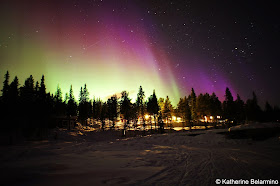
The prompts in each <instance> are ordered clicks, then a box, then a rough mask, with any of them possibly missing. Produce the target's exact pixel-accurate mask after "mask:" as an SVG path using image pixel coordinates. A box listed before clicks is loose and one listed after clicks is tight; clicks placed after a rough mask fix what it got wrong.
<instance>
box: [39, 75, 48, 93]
mask: <svg viewBox="0 0 280 186" xmlns="http://www.w3.org/2000/svg"><path fill="white" fill-rule="evenodd" d="M39 92H40V97H42V98H45V97H46V85H45V76H44V75H42V78H41V83H40V88H39Z"/></svg>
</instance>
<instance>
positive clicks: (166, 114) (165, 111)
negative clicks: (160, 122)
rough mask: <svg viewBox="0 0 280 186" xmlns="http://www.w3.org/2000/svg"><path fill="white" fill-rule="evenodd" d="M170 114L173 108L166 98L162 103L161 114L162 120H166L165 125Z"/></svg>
mask: <svg viewBox="0 0 280 186" xmlns="http://www.w3.org/2000/svg"><path fill="white" fill-rule="evenodd" d="M172 113H173V107H172V105H171V102H170V100H169V97H168V96H166V99H165V102H164V105H163V113H162V117H163V118H164V119H166V124H167V123H168V121H169V120H170V118H171V114H172Z"/></svg>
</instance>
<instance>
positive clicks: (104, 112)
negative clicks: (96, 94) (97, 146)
mask: <svg viewBox="0 0 280 186" xmlns="http://www.w3.org/2000/svg"><path fill="white" fill-rule="evenodd" d="M106 118H108V105H107V103H106V102H104V103H102V104H101V115H100V119H101V128H102V130H103V131H104V130H105V120H106Z"/></svg>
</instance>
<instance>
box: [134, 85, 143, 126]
mask: <svg viewBox="0 0 280 186" xmlns="http://www.w3.org/2000/svg"><path fill="white" fill-rule="evenodd" d="M144 98H145V93H144V91H143V89H142V86H140V87H139V92H138V94H137V99H136V106H137V115H138V117H140V118H142V120H143V122H144V123H143V125H144V126H145V119H144V113H145V102H144Z"/></svg>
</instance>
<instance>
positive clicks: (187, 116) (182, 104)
mask: <svg viewBox="0 0 280 186" xmlns="http://www.w3.org/2000/svg"><path fill="white" fill-rule="evenodd" d="M176 112H177V116H178V117H180V118H182V127H184V126H185V125H184V124H187V123H189V122H190V120H191V110H190V107H189V103H188V100H187V97H186V96H185V97H184V98H180V100H179V103H178V105H177V109H176Z"/></svg>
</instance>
